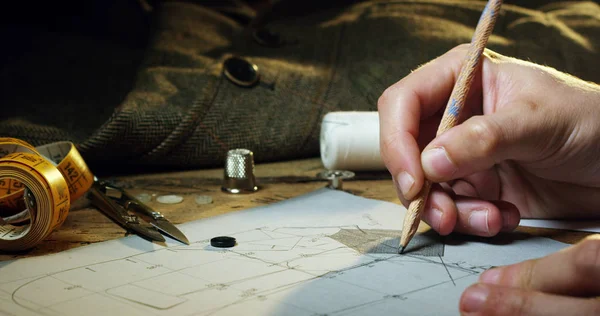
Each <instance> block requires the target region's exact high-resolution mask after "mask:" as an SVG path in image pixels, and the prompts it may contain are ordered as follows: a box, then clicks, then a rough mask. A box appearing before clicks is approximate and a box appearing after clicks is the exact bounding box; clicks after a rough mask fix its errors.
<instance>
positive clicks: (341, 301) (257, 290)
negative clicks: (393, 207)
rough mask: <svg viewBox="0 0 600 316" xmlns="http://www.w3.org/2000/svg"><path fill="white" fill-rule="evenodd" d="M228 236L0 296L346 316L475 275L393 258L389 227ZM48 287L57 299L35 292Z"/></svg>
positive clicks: (432, 260)
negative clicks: (231, 240)
mask: <svg viewBox="0 0 600 316" xmlns="http://www.w3.org/2000/svg"><path fill="white" fill-rule="evenodd" d="M230 236H233V237H235V238H236V239H237V241H238V245H236V246H235V247H234V248H231V249H218V248H212V247H211V246H210V243H209V241H208V240H203V241H200V242H195V243H192V244H191V245H189V246H186V245H181V246H174V247H170V248H168V249H159V250H153V251H148V252H145V253H141V254H136V255H132V256H128V257H125V258H121V259H116V260H110V261H106V262H102V263H97V264H93V265H90V266H81V267H78V268H74V269H68V270H65V271H59V272H56V273H53V274H51V275H47V276H43V277H41V278H38V279H35V280H33V281H30V282H28V283H25V284H21V285H20V286H18V287H12V286H11V284H2V285H1V286H0V290H3V291H10V292H9V293H11V296H12V300H13V302H14V303H16V304H19V305H21V306H23V307H26V308H27V309H29V310H31V311H35V312H37V313H38V314H41V315H57V314H61V315H73V314H76V313H77V312H78V311H79V309H78V308H77V306H80V305H78V304H81V303H82V302H83V301H85V302H86V304H92V305H95V306H96V305H97V306H98V308H96V309H94V310H93V312H91V313H92V315H95V314H94V313H97V314H98V315H100V314H106V313H108V312H109V311H108V310H106V309H104V307H107V308H108V307H110V309H116V308H120V309H124V311H128V312H131V313H132V314H136V313H145V314H149V315H166V314H172V313H176V314H183V315H190V314H201V315H221V313H222V314H223V315H225V314H230V313H235V311H236V310H238V309H239V310H240V311H242V310H244V309H246V308H248V306H253V308H257V309H258V310H261V309H265V310H272V309H276V310H277V311H279V312H281V313H282V314H292V315H314V314H327V315H346V314H347V315H351V314H352V313H353V311H355V310H360V309H361V308H364V307H366V306H371V305H373V304H390V303H391V302H392V304H403V302H404V301H407V300H411V299H414V298H415V297H417V296H415V295H416V293H419V292H420V291H428V290H429V289H432V288H436V287H441V286H442V287H443V286H445V284H450V283H451V284H453V285H454V286H456V283H455V281H458V280H462V279H465V278H467V279H469V278H473V277H474V276H475V275H477V274H478V273H480V272H481V270H480V269H466V268H464V267H460V266H458V265H456V264H452V263H445V262H444V261H443V260H442V256H441V255H438V256H435V257H427V256H422V255H415V254H412V255H399V254H398V253H397V251H395V250H394V247H396V246H394V245H395V244H389V243H388V242H389V240H390V238H391V239H394V238H396V236H399V233H398V231H385V230H368V229H361V230H358V229H355V228H352V227H339V226H327V227H276V228H269V227H261V228H256V229H251V230H246V231H242V232H238V233H233V234H230ZM382 238H383V239H382ZM377 242H380V243H382V244H383V246H382V245H376V243H377ZM361 247H362V248H365V247H367V248H369V247H375V248H381V249H388V248H390V249H391V250H394V251H387V252H369V251H361V249H362V248H361ZM428 247H429V246H428ZM431 247H434V248H435V247H437V246H436V245H431ZM395 249H396V250H397V247H396V248H395ZM437 249H438V250H439V247H438V248H437ZM442 249H443V247H442ZM363 250H364V249H363ZM388 250H389V249H388ZM50 291H51V292H52V293H55V294H56V295H52V296H48V295H45V296H44V295H42V293H44V292H45V293H48V292H50ZM324 296H325V297H329V296H334V297H333V298H332V300H331V301H333V302H335V304H331V302H330V303H329V304H326V302H327V301H328V300H325V301H323V300H322V299H321V298H322V297H324ZM317 298H319V299H320V300H317ZM317 301H320V302H322V303H321V304H316V303H315V302H317ZM393 302H396V303H393Z"/></svg>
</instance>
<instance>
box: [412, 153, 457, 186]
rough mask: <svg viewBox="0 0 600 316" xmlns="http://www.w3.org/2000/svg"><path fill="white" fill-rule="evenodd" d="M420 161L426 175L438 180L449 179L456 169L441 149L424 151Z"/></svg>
mask: <svg viewBox="0 0 600 316" xmlns="http://www.w3.org/2000/svg"><path fill="white" fill-rule="evenodd" d="M421 160H422V162H423V169H425V171H426V172H427V173H429V174H433V175H435V176H437V177H440V178H448V177H451V176H452V175H453V174H454V173H455V172H456V170H457V169H458V168H457V167H456V166H455V165H454V163H453V162H452V160H451V159H450V157H449V156H448V153H446V150H445V149H444V148H442V147H438V148H432V149H429V150H427V151H425V152H424V153H423V156H422V158H421Z"/></svg>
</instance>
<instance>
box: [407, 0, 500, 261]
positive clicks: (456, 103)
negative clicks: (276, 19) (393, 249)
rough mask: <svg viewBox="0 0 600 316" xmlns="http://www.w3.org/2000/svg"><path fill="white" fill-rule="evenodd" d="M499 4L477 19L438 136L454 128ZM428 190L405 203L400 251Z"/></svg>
mask: <svg viewBox="0 0 600 316" xmlns="http://www.w3.org/2000/svg"><path fill="white" fill-rule="evenodd" d="M501 6H502V1H501V0H489V1H488V3H487V4H486V6H485V8H484V10H483V12H482V13H481V18H480V19H479V22H478V23H477V27H476V28H475V33H474V34H473V38H472V39H471V44H470V47H469V50H468V52H467V55H466V57H465V61H464V63H463V65H462V68H461V71H460V74H459V76H458V79H457V80H456V83H455V84H454V88H453V89H452V94H451V95H450V98H449V99H448V104H447V105H446V109H445V111H444V115H443V117H442V121H441V122H440V125H439V127H438V130H437V135H441V134H442V133H444V132H445V131H447V130H448V129H450V128H452V127H454V126H455V125H456V123H457V121H458V118H459V116H460V112H461V110H462V109H463V107H464V104H465V101H466V98H467V95H468V94H469V89H470V88H471V83H472V81H473V77H474V76H475V70H476V69H477V66H478V65H479V61H480V60H481V55H482V54H483V51H484V49H485V46H486V45H487V42H488V39H489V37H490V34H491V33H492V31H493V29H494V25H495V24H496V19H497V17H498V13H499V12H500V7H501ZM430 189H431V182H430V181H428V180H425V183H424V184H423V188H422V189H421V191H420V192H419V194H418V195H417V197H416V199H414V200H413V201H411V203H410V205H409V206H408V211H407V213H406V216H405V217H404V224H403V228H402V236H401V238H400V247H401V250H400V253H403V252H404V250H405V249H406V246H407V245H408V243H409V242H410V241H411V239H412V238H413V237H414V235H415V234H416V232H417V229H418V227H419V223H420V221H421V213H422V212H423V209H424V207H425V203H426V202H427V198H428V196H429V191H430Z"/></svg>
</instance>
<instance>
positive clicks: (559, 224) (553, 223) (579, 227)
mask: <svg viewBox="0 0 600 316" xmlns="http://www.w3.org/2000/svg"><path fill="white" fill-rule="evenodd" d="M519 226H525V227H540V228H554V229H564V230H575V231H582V232H592V233H600V221H585V220H581V221H571V220H550V219H522V220H521V222H520V223H519Z"/></svg>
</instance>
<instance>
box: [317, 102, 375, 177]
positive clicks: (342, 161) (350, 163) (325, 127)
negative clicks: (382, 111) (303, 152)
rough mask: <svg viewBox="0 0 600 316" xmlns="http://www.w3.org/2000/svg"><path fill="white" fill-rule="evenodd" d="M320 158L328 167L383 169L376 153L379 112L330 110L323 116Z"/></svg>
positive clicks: (364, 169) (356, 169) (359, 169)
mask: <svg viewBox="0 0 600 316" xmlns="http://www.w3.org/2000/svg"><path fill="white" fill-rule="evenodd" d="M319 142H320V147H321V161H322V163H323V166H324V167H325V168H326V169H328V170H334V169H337V170H352V171H381V170H386V168H385V165H384V164H383V160H382V159H381V154H380V153H379V113H378V112H366V111H362V112H361V111H349V112H330V113H327V114H326V115H325V116H324V117H323V121H322V124H321V135H320V140H319Z"/></svg>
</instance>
